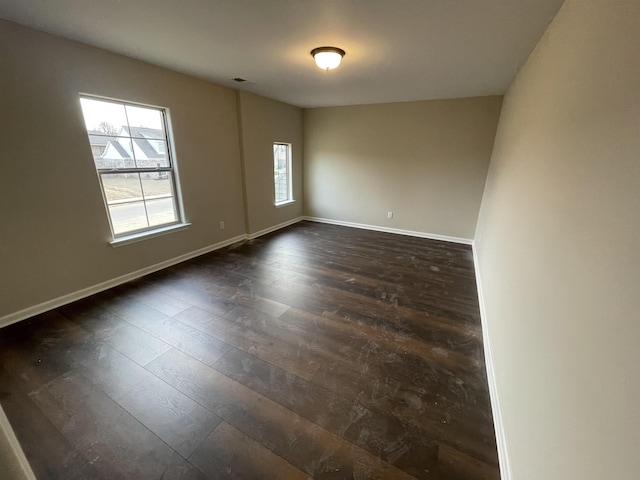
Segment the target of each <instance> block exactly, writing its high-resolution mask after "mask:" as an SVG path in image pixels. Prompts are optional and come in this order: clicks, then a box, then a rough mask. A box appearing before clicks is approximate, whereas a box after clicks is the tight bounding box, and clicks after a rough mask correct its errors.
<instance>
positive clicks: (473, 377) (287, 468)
mask: <svg viewBox="0 0 640 480" xmlns="http://www.w3.org/2000/svg"><path fill="white" fill-rule="evenodd" d="M0 403H1V404H2V406H3V408H4V409H5V412H6V414H7V416H8V418H9V420H10V422H11V423H12V425H13V427H14V430H15V432H16V436H17V437H18V439H19V440H20V442H21V444H22V446H23V449H24V451H25V454H26V455H27V458H28V459H29V461H30V462H31V464H32V467H33V469H34V471H35V473H36V475H37V476H38V478H40V479H65V480H68V479H81V478H82V479H89V478H102V479H110V480H111V479H207V478H208V479H254V478H255V479H263V478H264V479H271V478H273V479H298V478H300V479H306V478H316V479H351V478H353V479H433V480H436V479H437V480H476V479H477V480H480V479H483V480H492V479H499V478H500V475H499V471H498V468H497V454H496V445H495V438H494V430H493V422H492V416H491V407H490V403H489V397H488V389H487V380H486V376H485V367H484V356H483V348H482V332H481V327H480V321H479V312H478V301H477V296H476V286H475V279H474V269H473V262H472V255H471V249H470V247H468V246H465V245H456V244H451V243H446V242H439V241H432V240H426V239H419V238H413V237H405V236H400V235H392V234H385V233H379V232H371V231H367V230H358V229H351V228H346V227H338V226H333V225H324V224H316V223H310V222H301V223H298V224H296V225H293V226H291V227H288V228H287V229H284V230H280V231H278V232H276V233H273V234H270V235H267V236H264V237H260V238H259V239H256V240H252V241H249V242H246V243H244V244H242V245H239V246H235V247H230V248H227V249H224V250H220V251H217V252H213V253H211V254H208V255H204V256H201V257H198V258H196V259H194V260H191V261H189V262H186V263H183V264H180V265H177V266H174V267H171V268H169V269H166V270H163V271H161V272H158V273H156V274H153V275H149V276H146V277H144V278H142V279H139V280H137V281H134V282H130V283H128V284H126V285H122V286H120V287H117V288H114V289H112V290H109V291H106V292H103V293H101V294H98V295H94V296H93V297H90V298H87V299H84V300H81V301H78V302H75V303H73V304H70V305H67V306H64V307H61V308H58V309H55V310H52V311H50V312H47V313H45V314H42V315H39V316H36V317H33V318H31V319H29V320H25V321H23V322H20V323H19V324H16V325H12V326H10V327H6V328H4V329H2V330H0ZM1 468H2V467H1V466H0V477H2V472H1Z"/></svg>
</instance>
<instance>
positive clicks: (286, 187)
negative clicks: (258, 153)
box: [273, 143, 293, 205]
mask: <svg viewBox="0 0 640 480" xmlns="http://www.w3.org/2000/svg"><path fill="white" fill-rule="evenodd" d="M273 172H274V182H275V193H276V195H275V200H276V205H281V204H283V203H288V202H292V201H293V193H292V189H291V144H290V143H274V144H273Z"/></svg>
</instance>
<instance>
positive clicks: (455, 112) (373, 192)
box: [304, 96, 502, 239]
mask: <svg viewBox="0 0 640 480" xmlns="http://www.w3.org/2000/svg"><path fill="white" fill-rule="evenodd" d="M501 102H502V97H499V96H494V97H479V98H465V99H456V100H436V101H424V102H407V103H390V104H377V105H361V106H349V107H332V108H317V109H310V110H306V111H305V172H304V178H305V213H306V215H309V216H312V217H321V218H327V219H331V220H340V221H345V222H354V223H361V224H367V225H374V226H378V227H385V228H394V229H402V230H411V231H416V232H422V233H428V234H436V235H444V236H449V237H459V238H464V239H473V236H474V233H475V226H476V221H477V215H478V210H479V208H480V200H481V198H482V190H483V188H484V182H485V178H486V173H487V168H488V166H489V159H490V157H491V149H492V146H493V140H494V136H495V130H496V126H497V123H498V117H499V115H500V107H501ZM388 211H392V212H393V213H394V218H393V219H391V220H388V219H387V212H388Z"/></svg>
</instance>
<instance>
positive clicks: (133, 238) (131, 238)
mask: <svg viewBox="0 0 640 480" xmlns="http://www.w3.org/2000/svg"><path fill="white" fill-rule="evenodd" d="M189 225H191V224H190V223H177V224H175V225H169V226H167V227H160V228H156V229H154V230H147V231H145V232H140V233H134V234H132V235H126V236H124V237H118V238H116V239H115V240H112V241H111V242H109V243H110V244H111V246H112V247H114V248H116V247H122V246H123V245H129V244H130V243H136V242H141V241H142V240H147V239H149V238H154V237H159V236H161V235H166V234H168V233H173V232H178V231H180V230H184V229H185V228H187V227H188V226H189Z"/></svg>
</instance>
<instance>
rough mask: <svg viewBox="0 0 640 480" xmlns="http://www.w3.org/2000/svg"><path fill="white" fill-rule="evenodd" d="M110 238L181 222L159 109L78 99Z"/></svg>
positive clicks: (107, 101) (168, 151) (171, 160)
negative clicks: (105, 210) (98, 179)
mask: <svg viewBox="0 0 640 480" xmlns="http://www.w3.org/2000/svg"><path fill="white" fill-rule="evenodd" d="M80 103H81V106H82V113H83V115H84V119H85V125H86V128H87V135H88V137H89V143H90V144H91V151H92V154H93V161H94V164H95V167H96V171H97V172H98V177H99V178H100V185H101V187H102V193H103V196H104V199H105V204H106V208H107V212H108V216H109V223H110V225H111V231H112V232H113V236H114V239H115V238H118V237H122V236H126V235H131V234H136V233H140V232H147V231H149V232H151V231H153V230H156V229H158V228H160V227H166V226H168V225H173V224H176V223H179V222H181V221H182V219H181V218H180V208H179V205H178V202H179V198H178V194H177V189H176V175H175V168H174V164H173V159H172V158H171V154H170V148H169V147H168V146H169V144H170V142H169V140H170V139H169V135H168V133H167V132H168V128H167V117H166V112H165V110H164V109H162V108H157V107H148V106H143V105H135V104H132V103H128V102H121V101H116V100H107V99H102V98H95V97H86V96H81V97H80Z"/></svg>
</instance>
